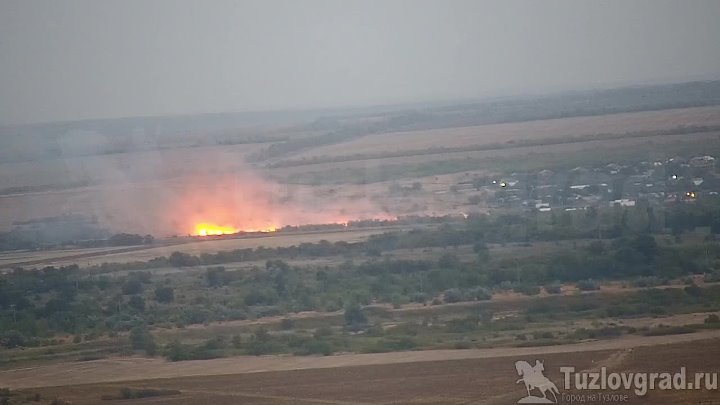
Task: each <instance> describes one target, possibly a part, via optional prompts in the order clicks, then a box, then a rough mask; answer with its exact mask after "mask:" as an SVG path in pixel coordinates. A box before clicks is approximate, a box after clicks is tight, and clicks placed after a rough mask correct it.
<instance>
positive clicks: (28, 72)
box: [0, 0, 720, 123]
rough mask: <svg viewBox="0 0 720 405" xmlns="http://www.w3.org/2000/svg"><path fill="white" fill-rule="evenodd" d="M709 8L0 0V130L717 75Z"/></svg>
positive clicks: (654, 2) (576, 0)
mask: <svg viewBox="0 0 720 405" xmlns="http://www.w3.org/2000/svg"><path fill="white" fill-rule="evenodd" d="M718 21H720V1H713V0H708V1H696V0H677V1H662V0H647V1H629V0H617V1H581V0H568V1H508V0H498V1H480V0H475V1H449V0H438V1H420V0H407V1H393V0H377V1H372V0H352V1H350V0H348V1H343V0H328V1H305V0H287V1H268V0H262V1H221V0H207V1H200V0H194V1H182V0H106V1H100V0H87V1H84V0H83V1H77V0H62V1H60V0H47V1H35V0H0V123H18V122H36V121H48V120H73V119H83V118H98V117H120V116H130V115H157V114H174V113H193V112H218V111H244V110H262V109H287V108H306V107H342V106H355V105H368V104H386V103H398V102H408V101H432V100H441V99H452V98H479V97H483V96H488V95H502V94H523V93H537V92H543V91H556V90H562V89H573V88H587V87H593V86H600V85H608V84H627V83H634V82H655V81H679V80H683V79H686V78H689V79H697V78H705V77H717V76H719V75H720V45H718V44H719V43H720V23H719V22H718Z"/></svg>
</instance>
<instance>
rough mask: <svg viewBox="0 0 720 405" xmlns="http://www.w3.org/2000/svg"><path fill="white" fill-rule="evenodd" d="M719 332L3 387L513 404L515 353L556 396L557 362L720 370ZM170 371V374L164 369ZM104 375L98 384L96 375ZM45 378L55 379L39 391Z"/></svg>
mask: <svg viewBox="0 0 720 405" xmlns="http://www.w3.org/2000/svg"><path fill="white" fill-rule="evenodd" d="M717 335H718V334H717V333H714V337H713V333H705V334H698V335H676V336H665V337H653V338H637V339H634V340H633V339H628V340H611V341H605V342H600V343H599V344H598V343H595V344H582V343H581V344H576V345H566V346H551V347H544V348H517V349H503V350H495V351H494V352H491V350H494V349H486V350H485V351H484V352H483V351H479V350H446V351H429V352H405V353H386V354H367V355H345V356H331V357H310V358H303V359H297V358H283V357H261V358H247V357H242V358H234V359H220V360H208V361H192V362H185V363H173V364H170V365H167V367H168V368H166V369H165V371H161V369H160V368H158V366H157V365H156V364H155V363H157V361H155V360H135V361H133V360H127V363H128V365H126V366H125V368H126V370H125V371H120V370H118V368H117V366H113V365H112V364H108V363H107V362H105V363H103V362H86V363H76V364H66V365H56V366H53V367H54V369H53V368H51V369H36V370H27V371H26V373H27V374H28V377H27V379H25V380H20V381H19V380H17V379H14V380H9V382H10V384H6V385H10V386H11V387H16V388H20V387H26V388H24V390H25V392H30V393H40V395H41V396H42V397H44V398H54V397H61V398H63V399H64V400H67V401H70V402H71V403H73V404H76V405H82V404H97V403H104V402H105V401H102V400H100V397H101V396H102V395H108V394H116V393H117V392H118V391H119V390H120V389H121V388H123V387H131V388H154V389H174V390H179V391H180V393H179V394H176V395H171V396H164V397H157V398H147V399H141V400H131V401H124V402H122V403H143V404H183V405H184V404H214V405H224V404H252V405H261V404H262V405H280V404H296V403H297V404H343V405H345V404H437V405H440V404H487V405H495V404H498V405H499V404H513V403H516V402H517V400H518V399H520V398H522V397H523V396H525V390H524V387H523V386H522V385H521V384H517V383H516V381H517V379H518V375H517V373H516V371H515V368H514V363H515V361H518V360H525V361H528V362H530V363H531V364H532V363H534V362H535V360H540V361H543V362H544V364H545V373H544V375H545V376H547V377H548V378H549V379H551V380H552V381H553V382H554V383H555V384H556V385H557V386H558V388H559V389H560V392H561V393H568V392H569V391H566V390H565V389H564V386H563V378H562V374H561V373H560V371H559V368H560V367H562V366H573V367H575V368H576V369H577V370H590V371H599V369H600V367H607V369H608V371H609V372H619V371H643V372H676V371H678V370H679V369H680V367H687V371H688V374H690V373H694V372H696V371H703V372H720V368H719V367H718V364H717V359H718V358H720V340H718V336H717ZM702 339H704V340H702ZM116 362H119V361H116ZM253 365H255V367H253ZM48 367H50V366H48ZM170 369H174V370H176V371H175V373H168V372H167V370H170ZM133 372H134V374H131V373H133ZM58 374H61V375H59V376H58ZM212 374H216V375H212ZM183 375H184V376H183ZM7 377H8V374H7V373H0V380H1V379H3V378H4V379H5V380H6V382H7V381H8V378H7ZM11 378H12V376H11ZM103 379H105V380H104V381H105V382H101V381H102V380H103ZM123 379H124V381H122V382H121V380H123ZM111 381H115V382H111ZM51 385H56V386H55V387H46V388H42V386H51ZM29 387H35V388H29ZM621 392H626V391H621ZM535 393H537V391H535ZM628 394H629V397H628V399H629V400H628V401H627V402H625V403H630V404H653V405H665V404H667V405H670V404H697V403H700V401H718V400H719V399H720V392H718V391H705V390H693V391H663V392H661V391H651V392H650V393H649V394H648V395H647V396H644V397H638V396H636V395H635V394H634V393H632V392H628ZM705 403H713V402H705Z"/></svg>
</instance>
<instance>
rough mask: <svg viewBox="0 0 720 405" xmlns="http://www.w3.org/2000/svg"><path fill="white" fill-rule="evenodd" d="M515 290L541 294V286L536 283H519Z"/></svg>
mask: <svg viewBox="0 0 720 405" xmlns="http://www.w3.org/2000/svg"><path fill="white" fill-rule="evenodd" d="M513 290H514V291H515V292H517V293H521V294H524V295H538V294H540V287H538V286H536V285H529V284H517V285H515V287H514V288H513Z"/></svg>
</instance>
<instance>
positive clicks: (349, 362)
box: [0, 330, 720, 389]
mask: <svg viewBox="0 0 720 405" xmlns="http://www.w3.org/2000/svg"><path fill="white" fill-rule="evenodd" d="M713 338H720V330H713V331H704V332H698V333H693V334H684V335H671V336H651V337H645V336H626V337H622V338H618V339H612V340H599V341H591V342H584V343H576V344H568V345H558V346H545V347H524V348H493V349H468V350H427V351H412V352H394V353H374V354H343V355H337V356H327V357H298V356H261V357H249V356H240V357H231V358H223V359H213V360H195V361H184V362H176V363H172V362H168V361H164V360H160V359H146V358H114V359H106V360H96V361H87V362H75V363H62V364H52V365H45V366H37V367H27V368H20V369H11V370H4V371H0V386H3V387H10V388H13V389H18V388H31V387H48V386H65V385H75V384H89V383H105V382H120V381H136V380H147V379H157V378H175V377H189V376H212V375H227V374H244V373H257V372H265V371H285V370H303V369H319V368H333V367H349V366H364V365H381V364H398V363H412V362H423V361H444V360H462V359H484V358H496V357H509V356H518V357H520V356H533V355H546V354H556V353H576V352H586V351H600V350H624V349H629V348H635V347H646V346H654V345H660V344H669V343H684V342H692V341H697V340H703V339H713Z"/></svg>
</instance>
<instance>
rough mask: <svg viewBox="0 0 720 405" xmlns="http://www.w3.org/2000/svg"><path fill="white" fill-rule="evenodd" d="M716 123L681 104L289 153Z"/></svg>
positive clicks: (719, 113) (705, 111)
mask: <svg viewBox="0 0 720 405" xmlns="http://www.w3.org/2000/svg"><path fill="white" fill-rule="evenodd" d="M719 124H720V107H717V106H715V107H697V108H681V109H673V110H661V111H644V112H636V113H622V114H610V115H601V116H594V117H576V118H559V119H549V120H541V121H528V122H519V123H507V124H494V125H480V126H474V127H461V128H443V129H433V130H426V131H410V132H394V133H383V134H376V135H369V136H365V137H362V138H358V139H355V140H352V141H349V142H344V143H339V144H335V145H327V146H323V147H319V148H315V149H311V150H308V151H305V152H303V153H300V154H298V155H296V156H294V158H300V159H302V158H311V157H314V156H343V155H349V154H374V153H385V152H393V151H400V150H403V151H407V150H423V149H428V148H432V147H438V146H442V147H446V148H453V147H465V146H470V145H473V146H479V145H488V144H510V143H517V142H521V141H525V140H545V139H553V138H563V137H569V136H573V137H578V136H588V135H596V134H626V133H633V132H644V131H661V130H669V129H673V128H678V127H683V126H692V125H697V126H713V125H719Z"/></svg>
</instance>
